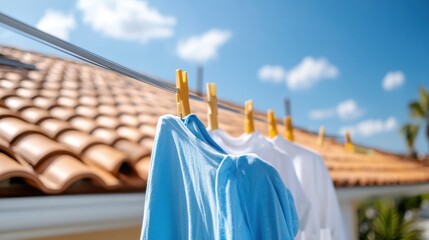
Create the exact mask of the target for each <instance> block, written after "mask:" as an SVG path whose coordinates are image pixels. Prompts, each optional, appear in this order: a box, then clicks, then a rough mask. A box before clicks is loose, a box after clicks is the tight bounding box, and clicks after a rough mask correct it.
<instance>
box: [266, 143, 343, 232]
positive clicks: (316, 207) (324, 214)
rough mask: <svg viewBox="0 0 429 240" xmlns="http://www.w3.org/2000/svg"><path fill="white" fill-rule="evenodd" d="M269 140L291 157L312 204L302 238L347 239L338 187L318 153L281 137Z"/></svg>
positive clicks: (302, 228)
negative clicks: (333, 182) (337, 194)
mask: <svg viewBox="0 0 429 240" xmlns="http://www.w3.org/2000/svg"><path fill="white" fill-rule="evenodd" d="M268 140H269V141H271V142H272V143H273V144H274V146H276V148H278V149H280V150H281V151H284V152H285V153H287V154H288V155H289V156H291V157H292V162H293V165H294V167H295V171H296V174H297V176H298V179H299V181H300V182H301V184H302V186H303V188H304V191H305V193H306V194H307V196H308V198H309V200H310V202H311V209H310V214H309V217H308V221H307V223H306V225H305V226H304V227H301V230H303V232H302V233H300V235H301V237H302V239H303V240H314V239H321V240H344V239H347V238H346V233H345V231H344V226H343V222H344V221H342V218H341V211H340V206H339V204H338V199H337V196H336V194H335V188H334V185H333V184H332V180H331V177H330V175H329V171H328V169H327V168H326V165H325V162H324V161H323V158H322V157H321V156H320V155H319V154H318V153H316V152H314V151H312V150H310V149H308V148H305V147H303V146H300V145H297V144H295V143H292V142H289V141H287V140H286V139H284V138H283V137H281V136H276V137H275V138H273V139H268Z"/></svg>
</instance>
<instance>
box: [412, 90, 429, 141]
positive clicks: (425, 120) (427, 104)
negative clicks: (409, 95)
mask: <svg viewBox="0 0 429 240" xmlns="http://www.w3.org/2000/svg"><path fill="white" fill-rule="evenodd" d="M419 95H420V96H419V99H418V100H416V101H413V102H411V103H410V105H409V106H408V108H409V109H410V114H411V117H413V118H417V119H419V120H421V121H422V124H424V125H425V126H426V139H427V140H428V144H429V92H428V91H426V89H425V88H423V87H421V88H420V89H419Z"/></svg>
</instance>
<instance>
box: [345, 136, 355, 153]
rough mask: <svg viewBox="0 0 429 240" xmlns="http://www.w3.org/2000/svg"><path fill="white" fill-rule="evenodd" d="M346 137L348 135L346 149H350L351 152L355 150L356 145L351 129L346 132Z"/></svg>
mask: <svg viewBox="0 0 429 240" xmlns="http://www.w3.org/2000/svg"><path fill="white" fill-rule="evenodd" d="M345 137H346V143H345V147H346V150H347V151H349V152H353V150H354V146H353V143H352V138H351V136H350V132H349V131H347V132H346V135H345Z"/></svg>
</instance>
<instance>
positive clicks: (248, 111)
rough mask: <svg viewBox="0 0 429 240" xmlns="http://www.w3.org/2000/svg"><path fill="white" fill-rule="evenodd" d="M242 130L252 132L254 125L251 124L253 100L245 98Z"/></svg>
mask: <svg viewBox="0 0 429 240" xmlns="http://www.w3.org/2000/svg"><path fill="white" fill-rule="evenodd" d="M244 115H245V119H244V131H245V133H252V132H254V131H255V125H254V124H253V101H252V100H247V101H246V103H245V104H244Z"/></svg>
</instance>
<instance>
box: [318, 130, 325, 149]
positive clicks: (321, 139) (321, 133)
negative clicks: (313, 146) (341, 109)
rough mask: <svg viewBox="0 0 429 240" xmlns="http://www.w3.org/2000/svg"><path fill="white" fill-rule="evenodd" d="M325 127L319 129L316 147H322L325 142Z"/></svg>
mask: <svg viewBox="0 0 429 240" xmlns="http://www.w3.org/2000/svg"><path fill="white" fill-rule="evenodd" d="M325 131H326V130H325V127H324V126H321V127H320V129H319V137H318V139H317V145H319V146H323V142H324V141H325Z"/></svg>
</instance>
